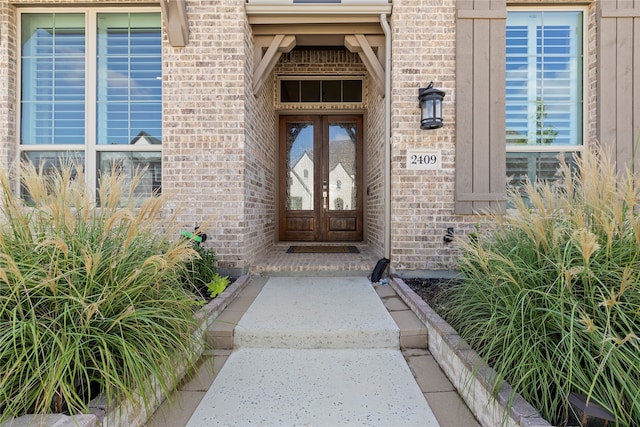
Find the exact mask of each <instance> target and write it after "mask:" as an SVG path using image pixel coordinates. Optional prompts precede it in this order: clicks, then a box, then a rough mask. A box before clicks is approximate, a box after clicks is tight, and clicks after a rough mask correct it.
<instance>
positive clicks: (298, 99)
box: [280, 79, 362, 103]
mask: <svg viewBox="0 0 640 427" xmlns="http://www.w3.org/2000/svg"><path fill="white" fill-rule="evenodd" d="M280 102H282V103H303V102H313V103H319V102H332V103H346V102H348V103H361V102H362V80H361V79H354V80H336V79H327V80H315V79H306V80H298V79H282V80H280Z"/></svg>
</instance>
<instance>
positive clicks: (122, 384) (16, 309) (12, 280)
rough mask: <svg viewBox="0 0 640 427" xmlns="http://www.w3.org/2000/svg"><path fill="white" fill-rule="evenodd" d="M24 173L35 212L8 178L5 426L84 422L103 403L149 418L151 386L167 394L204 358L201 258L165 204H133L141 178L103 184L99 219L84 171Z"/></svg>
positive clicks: (0, 203) (117, 177)
mask: <svg viewBox="0 0 640 427" xmlns="http://www.w3.org/2000/svg"><path fill="white" fill-rule="evenodd" d="M20 169H21V170H20V174H19V176H20V183H21V187H22V190H23V194H27V195H28V197H27V198H26V200H28V202H25V200H23V199H22V198H21V197H19V196H18V195H16V194H15V193H14V191H12V190H13V189H14V187H13V186H12V184H13V181H12V179H11V177H10V176H9V175H8V174H7V173H2V174H0V422H2V421H4V420H7V419H8V418H10V417H15V416H20V415H24V414H27V413H38V414H41V413H57V412H62V413H69V414H73V413H79V412H84V413H86V412H88V402H89V400H90V399H91V398H93V397H95V395H96V394H97V393H103V394H104V395H105V397H106V401H107V402H109V404H110V405H117V404H118V403H119V402H122V401H123V400H124V399H132V401H133V402H136V401H137V400H139V399H141V400H142V403H141V405H144V406H145V407H148V406H149V405H150V404H151V403H152V402H151V401H150V399H151V396H155V389H154V384H153V383H152V382H151V381H150V378H151V376H154V377H155V378H156V380H157V381H158V383H159V385H160V387H162V388H163V389H164V390H165V392H167V391H169V387H170V386H169V384H170V383H171V381H174V380H176V379H177V375H178V372H177V371H176V368H175V361H176V359H177V358H182V359H184V358H185V357H190V356H192V355H193V353H194V351H195V346H194V343H193V340H192V338H191V334H192V332H193V330H194V327H195V321H194V316H193V313H194V309H195V308H196V307H197V306H198V304H200V302H198V299H197V298H196V297H195V295H194V293H192V292H190V291H189V290H188V289H185V287H184V286H183V283H182V280H181V277H183V276H184V274H183V270H184V265H185V262H186V261H189V260H191V259H192V257H193V256H194V255H195V251H194V250H193V248H192V247H191V244H190V242H188V241H186V240H182V239H176V238H175V236H177V233H176V232H175V229H174V228H173V227H172V224H173V222H172V221H171V220H170V219H169V220H167V219H164V218H162V216H161V207H162V205H163V203H164V199H165V198H164V196H159V195H155V196H153V197H149V198H146V199H144V200H141V199H138V198H136V197H135V196H134V194H135V188H136V185H137V183H138V182H139V177H137V176H136V177H134V179H133V183H130V178H129V180H127V178H126V177H125V175H124V174H122V173H118V172H117V171H116V172H114V173H112V174H110V175H107V176H104V177H103V178H102V179H101V181H100V186H99V190H98V200H99V201H100V205H99V207H98V206H96V204H95V203H94V201H93V199H94V198H93V197H90V194H89V193H88V192H87V191H86V188H85V185H84V176H83V173H82V169H81V168H79V167H75V166H74V165H71V164H65V165H63V166H62V167H61V168H60V169H59V170H53V171H48V172H46V173H45V171H44V170H43V169H36V168H35V167H34V166H33V165H31V164H23V165H21V168H20ZM172 239H173V240H172ZM109 409H111V408H109Z"/></svg>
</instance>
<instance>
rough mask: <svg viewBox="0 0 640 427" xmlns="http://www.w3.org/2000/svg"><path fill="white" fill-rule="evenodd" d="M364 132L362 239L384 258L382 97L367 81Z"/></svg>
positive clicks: (383, 118) (383, 129)
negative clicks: (363, 234)
mask: <svg viewBox="0 0 640 427" xmlns="http://www.w3.org/2000/svg"><path fill="white" fill-rule="evenodd" d="M367 99H368V104H367V107H368V108H367V129H366V135H365V157H364V170H365V174H366V175H365V176H366V179H365V184H364V187H365V188H364V191H365V192H364V204H365V222H366V228H365V232H366V237H365V240H366V242H367V243H368V245H369V247H371V248H372V249H373V250H374V251H375V252H377V254H378V256H379V257H382V256H383V255H384V232H385V230H384V224H385V208H384V207H385V194H384V193H385V184H386V182H385V176H384V171H385V146H384V144H385V139H384V132H385V128H384V121H385V114H384V113H385V109H384V104H385V102H384V98H383V97H382V95H381V94H380V93H378V91H377V90H376V89H375V85H374V84H372V82H370V84H369V85H368V95H367Z"/></svg>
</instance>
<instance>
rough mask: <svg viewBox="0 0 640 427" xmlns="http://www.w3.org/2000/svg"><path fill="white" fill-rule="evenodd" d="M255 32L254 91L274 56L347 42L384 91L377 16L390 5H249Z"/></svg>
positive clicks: (382, 42)
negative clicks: (302, 47)
mask: <svg viewBox="0 0 640 427" xmlns="http://www.w3.org/2000/svg"><path fill="white" fill-rule="evenodd" d="M246 13H247V17H248V20H249V24H251V28H252V31H253V35H254V42H255V48H254V79H253V82H254V84H253V92H254V95H257V94H258V93H259V92H260V90H261V89H262V85H263V84H264V81H265V79H266V76H268V75H269V74H270V73H271V71H272V70H273V67H274V66H275V64H276V63H277V62H278V59H279V58H280V56H281V55H282V54H283V53H286V52H290V51H291V49H293V48H294V47H296V46H346V47H347V49H349V50H350V51H351V52H357V53H358V55H359V56H360V58H361V59H362V62H363V63H364V64H365V66H366V67H367V70H368V72H369V73H370V75H371V76H372V78H373V81H374V83H375V85H376V87H377V88H378V90H379V91H380V93H381V94H384V73H385V70H384V57H385V52H384V48H385V39H384V31H383V29H382V27H381V25H380V20H381V19H384V18H383V17H384V16H387V15H388V14H390V13H391V4H388V3H385V4H377V5H371V4H367V5H364V4H363V5H359V4H279V5H274V4H261V3H247V4H246Z"/></svg>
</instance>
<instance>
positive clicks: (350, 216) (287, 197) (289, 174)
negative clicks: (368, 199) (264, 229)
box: [279, 115, 362, 242]
mask: <svg viewBox="0 0 640 427" xmlns="http://www.w3.org/2000/svg"><path fill="white" fill-rule="evenodd" d="M279 134H280V169H279V170H280V193H279V194H280V201H279V204H280V207H279V215H280V221H279V230H280V236H279V237H280V240H286V241H311V242H337V241H361V240H362V116H359V115H344V116H331V115H325V116H315V115H313V116H281V117H280V133H279Z"/></svg>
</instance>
